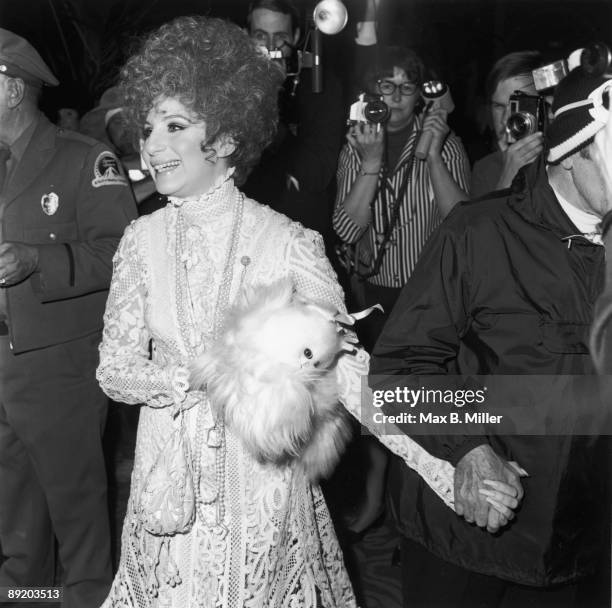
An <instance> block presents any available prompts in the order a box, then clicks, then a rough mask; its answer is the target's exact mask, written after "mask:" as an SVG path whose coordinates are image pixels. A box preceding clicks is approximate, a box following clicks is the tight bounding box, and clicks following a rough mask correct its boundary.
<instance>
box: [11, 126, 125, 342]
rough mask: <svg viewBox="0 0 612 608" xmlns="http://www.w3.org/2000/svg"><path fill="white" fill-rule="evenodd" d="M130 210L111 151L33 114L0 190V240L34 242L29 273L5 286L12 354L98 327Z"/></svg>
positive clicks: (99, 327) (95, 329) (120, 174)
mask: <svg viewBox="0 0 612 608" xmlns="http://www.w3.org/2000/svg"><path fill="white" fill-rule="evenodd" d="M45 209H46V211H45ZM135 215H136V207H135V204H134V201H133V197H132V193H131V190H130V187H129V185H128V182H127V180H126V178H125V176H124V175H123V170H122V169H121V167H120V165H119V162H118V161H117V159H116V157H115V156H114V155H113V154H112V152H110V151H109V150H108V148H107V147H106V146H104V145H103V144H101V143H99V142H97V141H95V140H93V139H90V138H89V137H85V136H82V135H79V134H77V133H74V132H71V131H65V130H62V129H59V128H57V127H56V126H55V125H53V124H52V123H51V122H49V121H48V120H47V119H46V118H45V117H44V116H42V115H41V116H40V117H39V119H38V124H37V126H36V129H35V131H34V133H33V136H32V138H31V140H30V143H29V145H28V147H27V149H26V151H25V153H24V155H23V158H22V159H21V161H20V163H19V165H18V166H17V167H16V169H15V171H14V172H13V174H12V176H11V178H10V180H9V182H8V183H7V184H6V185H5V188H4V190H3V193H2V195H0V217H1V218H2V221H1V224H0V227H1V239H2V241H19V242H22V243H26V244H30V245H36V246H37V247H38V249H39V258H40V263H39V269H38V271H37V272H35V273H34V274H33V275H31V276H30V277H29V278H27V279H25V280H24V281H22V282H21V283H19V284H18V285H15V286H12V287H8V288H6V289H5V292H6V297H7V315H8V326H9V333H10V339H11V344H12V348H13V351H14V352H15V353H19V352H23V351H28V350H32V349H38V348H43V347H45V346H50V345H54V344H60V343H63V342H68V341H70V340H74V339H76V338H79V337H83V336H86V335H89V334H92V333H94V332H96V331H99V330H101V329H102V317H103V314H104V305H105V302H106V297H107V293H108V287H109V285H110V279H111V274H112V257H113V255H114V253H115V250H116V248H117V245H118V243H119V240H120V238H121V235H122V234H123V230H124V228H125V226H126V225H127V224H128V223H129V222H130V220H131V219H132V218H134V217H135Z"/></svg>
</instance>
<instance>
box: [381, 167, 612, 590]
mask: <svg viewBox="0 0 612 608" xmlns="http://www.w3.org/2000/svg"><path fill="white" fill-rule="evenodd" d="M577 233H578V230H577V229H576V227H575V226H574V225H573V224H572V223H571V221H570V220H569V218H568V217H567V216H566V214H565V213H564V212H563V210H562V208H561V207H560V205H559V203H558V201H557V200H556V197H555V195H554V192H553V190H552V189H551V188H550V186H549V184H548V180H547V176H546V172H545V170H544V167H543V165H542V164H541V163H534V164H533V165H531V166H530V167H528V168H526V170H524V171H522V172H520V173H519V175H518V177H517V178H516V179H515V182H514V183H513V186H512V189H509V190H506V191H502V192H499V193H496V194H495V195H494V197H493V198H491V199H490V200H486V201H482V202H480V201H479V202H472V203H465V204H463V205H460V206H459V207H458V208H456V209H455V210H454V211H453V212H452V213H451V214H450V215H449V216H448V218H447V220H446V221H445V222H444V223H443V224H442V225H441V227H440V228H439V230H438V231H437V232H436V233H435V234H434V236H433V237H432V239H431V240H430V242H429V243H428V245H427V247H426V248H425V250H424V252H423V255H422V258H421V260H420V262H419V264H418V265H417V268H416V270H415V273H414V275H413V277H412V279H411V280H410V281H409V282H408V284H407V285H406V286H405V287H404V289H403V291H402V294H401V296H400V298H399V300H398V302H397V304H396V306H395V309H394V311H393V313H392V314H391V317H390V319H389V321H388V323H387V325H386V327H385V329H384V331H383V333H382V335H381V337H380V339H379V341H378V343H377V345H376V348H375V350H374V356H373V360H372V366H371V373H373V374H441V373H442V374H444V373H450V374H512V375H514V374H538V375H545V374H557V375H561V374H591V373H593V366H592V363H591V358H590V356H589V352H588V349H587V344H588V331H589V326H590V323H591V321H592V316H593V305H594V302H595V299H596V297H597V294H598V293H599V291H600V289H601V285H602V279H603V265H604V250H603V247H601V246H598V245H595V244H593V243H591V242H590V241H588V240H587V239H586V238H584V237H583V236H581V235H579V236H576V235H577ZM415 439H416V440H417V441H418V442H419V443H421V444H422V445H423V446H424V447H425V448H426V449H427V450H428V451H429V452H430V453H431V454H433V455H434V456H437V457H439V458H444V459H447V460H449V461H450V462H452V463H453V464H454V465H456V463H457V462H458V461H459V460H460V459H461V457H462V456H463V455H464V454H466V453H467V452H468V451H470V450H471V449H472V448H473V447H475V446H476V445H479V444H482V443H487V442H488V443H489V444H491V446H492V447H493V449H494V450H495V451H496V452H497V453H498V454H499V455H500V456H502V457H504V458H506V459H507V460H516V461H518V462H519V464H520V465H521V466H522V467H523V468H525V469H526V470H527V471H528V473H529V477H527V478H524V479H523V480H522V483H523V487H524V489H525V497H524V499H523V502H522V505H521V507H520V509H519V511H518V513H517V517H516V519H515V521H514V522H513V523H512V524H511V525H510V526H509V527H508V528H506V529H504V530H503V531H502V532H501V533H498V534H495V535H491V534H489V533H488V532H486V531H483V530H480V529H479V528H477V527H476V526H474V525H472V524H468V523H467V522H465V521H464V520H463V519H462V518H460V517H458V516H457V515H456V514H455V513H454V512H453V511H451V510H450V509H448V508H446V507H445V506H444V505H443V504H442V503H441V502H440V501H439V500H438V499H437V498H436V497H435V496H434V495H433V494H432V492H431V491H430V490H429V488H427V487H426V486H425V484H423V483H422V481H421V480H420V479H419V478H418V477H417V476H416V475H414V474H413V473H412V472H411V471H398V470H395V471H394V472H393V473H392V475H391V479H390V487H391V488H392V493H393V504H394V507H395V511H396V514H397V518H398V521H399V526H400V528H401V531H402V532H403V533H404V534H405V535H406V536H408V537H410V538H413V539H415V540H418V541H419V542H421V543H422V544H424V545H425V546H426V547H427V548H428V549H429V550H430V551H432V552H433V553H435V554H437V555H438V556H440V557H442V558H443V559H446V560H448V561H451V562H454V563H456V564H458V565H460V566H462V567H465V568H467V569H469V570H473V571H476V572H481V573H484V574H488V575H493V576H497V577H500V578H503V579H507V580H511V581H514V582H518V583H523V584H528V585H535V586H547V585H550V584H554V583H561V582H565V581H571V580H573V579H576V578H578V577H579V576H581V575H582V574H585V573H587V572H589V570H590V569H591V567H592V565H593V561H594V560H595V559H596V557H595V555H596V553H597V545H598V543H597V539H598V538H605V533H604V530H605V528H602V527H601V526H600V523H601V522H602V517H603V515H602V513H601V512H600V511H599V510H598V509H599V508H600V507H599V505H602V504H605V500H604V499H603V498H601V493H602V491H603V488H602V487H601V486H602V485H603V483H607V481H603V482H602V480H606V479H607V472H606V470H605V469H606V466H605V465H606V461H607V456H606V455H605V454H604V457H603V458H602V455H601V452H600V451H599V450H600V449H602V445H601V441H600V440H599V438H597V437H578V436H562V437H560V436H546V437H534V436H520V435H515V436H507V437H500V436H495V435H490V436H480V437H465V436H453V437H441V436H428V437H415Z"/></svg>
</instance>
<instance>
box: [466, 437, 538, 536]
mask: <svg viewBox="0 0 612 608" xmlns="http://www.w3.org/2000/svg"><path fill="white" fill-rule="evenodd" d="M521 475H526V472H525V471H523V470H522V469H520V467H518V465H515V463H508V462H506V461H505V460H503V459H502V458H500V457H499V456H498V455H497V454H496V453H495V452H494V451H493V449H492V448H491V447H490V446H489V445H479V446H478V447H476V448H474V449H473V450H471V451H470V452H468V453H467V454H466V455H465V456H464V457H463V458H462V459H461V460H460V461H459V462H458V463H457V467H456V468H455V511H456V513H457V514H458V515H461V516H463V517H464V518H465V520H466V521H467V522H469V523H476V525H477V526H479V527H481V528H484V527H486V528H487V530H488V531H489V532H491V533H493V532H497V530H499V529H500V528H501V527H503V526H505V525H506V524H507V523H508V521H509V520H510V519H512V517H513V516H514V513H513V512H512V511H513V510H514V509H516V507H518V505H519V504H520V501H521V500H522V498H523V487H522V485H521V482H520V476H521ZM483 490H484V492H483Z"/></svg>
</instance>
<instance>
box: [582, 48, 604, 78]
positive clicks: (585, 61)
mask: <svg viewBox="0 0 612 608" xmlns="http://www.w3.org/2000/svg"><path fill="white" fill-rule="evenodd" d="M580 65H581V66H582V68H583V69H584V71H585V72H586V73H587V74H591V75H592V76H596V77H598V76H606V77H610V72H611V68H612V53H610V49H609V48H608V47H607V46H606V45H605V44H603V43H601V42H595V43H594V44H591V45H589V46H587V47H586V48H585V49H584V51H582V55H580Z"/></svg>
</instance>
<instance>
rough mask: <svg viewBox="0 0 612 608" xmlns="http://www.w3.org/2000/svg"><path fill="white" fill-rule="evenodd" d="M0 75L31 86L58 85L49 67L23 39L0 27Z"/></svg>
mask: <svg viewBox="0 0 612 608" xmlns="http://www.w3.org/2000/svg"><path fill="white" fill-rule="evenodd" d="M0 74H5V75H6V76H11V77H13V78H22V79H23V80H24V81H25V82H27V83H29V84H33V85H40V84H41V83H43V84H47V85H50V86H53V87H54V86H57V85H58V84H59V82H58V80H57V78H56V77H55V76H54V75H53V72H51V70H50V69H49V66H47V64H46V63H45V62H44V61H43V60H42V58H41V56H40V55H39V54H38V52H37V51H36V49H35V48H34V47H33V46H32V45H31V44H30V43H29V42H28V41H27V40H26V39H25V38H22V37H21V36H18V35H17V34H13V32H9V30H5V29H3V28H1V27H0Z"/></svg>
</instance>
